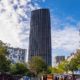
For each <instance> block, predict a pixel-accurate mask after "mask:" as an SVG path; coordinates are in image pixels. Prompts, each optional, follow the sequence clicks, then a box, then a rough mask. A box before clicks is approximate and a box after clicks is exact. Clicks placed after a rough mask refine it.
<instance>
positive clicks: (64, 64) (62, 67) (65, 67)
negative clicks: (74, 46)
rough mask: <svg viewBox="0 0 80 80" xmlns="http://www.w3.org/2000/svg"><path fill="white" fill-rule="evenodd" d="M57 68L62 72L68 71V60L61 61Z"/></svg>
mask: <svg viewBox="0 0 80 80" xmlns="http://www.w3.org/2000/svg"><path fill="white" fill-rule="evenodd" d="M58 69H60V70H61V71H62V73H64V72H68V70H69V62H68V61H66V60H65V61H62V62H61V63H60V64H59V65H58Z"/></svg>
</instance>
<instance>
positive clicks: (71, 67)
mask: <svg viewBox="0 0 80 80" xmlns="http://www.w3.org/2000/svg"><path fill="white" fill-rule="evenodd" d="M77 65H78V64H77V61H76V59H75V58H72V59H71V61H70V62H69V70H70V71H72V72H74V71H76V70H77Z"/></svg>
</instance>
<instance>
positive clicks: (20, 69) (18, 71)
mask: <svg viewBox="0 0 80 80" xmlns="http://www.w3.org/2000/svg"><path fill="white" fill-rule="evenodd" d="M10 72H11V74H14V75H28V74H29V70H28V69H27V67H26V65H25V64H23V63H16V64H11V68H10Z"/></svg>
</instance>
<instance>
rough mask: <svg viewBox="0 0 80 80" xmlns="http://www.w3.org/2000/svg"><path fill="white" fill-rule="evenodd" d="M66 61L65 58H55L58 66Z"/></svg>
mask: <svg viewBox="0 0 80 80" xmlns="http://www.w3.org/2000/svg"><path fill="white" fill-rule="evenodd" d="M64 60H65V56H56V57H55V61H56V64H60V63H61V61H64Z"/></svg>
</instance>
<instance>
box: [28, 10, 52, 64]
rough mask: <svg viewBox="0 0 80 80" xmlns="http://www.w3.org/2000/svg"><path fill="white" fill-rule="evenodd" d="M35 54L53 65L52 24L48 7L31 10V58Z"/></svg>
mask: <svg viewBox="0 0 80 80" xmlns="http://www.w3.org/2000/svg"><path fill="white" fill-rule="evenodd" d="M33 56H40V57H41V58H42V59H43V60H44V61H45V62H46V64H47V65H51V60H52V59H51V26H50V12H49V10H48V9H38V10H34V11H32V12H31V22H30V37H29V57H28V58H29V60H30V59H31V58H32V57H33Z"/></svg>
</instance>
